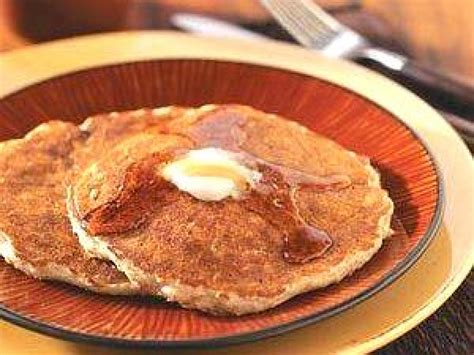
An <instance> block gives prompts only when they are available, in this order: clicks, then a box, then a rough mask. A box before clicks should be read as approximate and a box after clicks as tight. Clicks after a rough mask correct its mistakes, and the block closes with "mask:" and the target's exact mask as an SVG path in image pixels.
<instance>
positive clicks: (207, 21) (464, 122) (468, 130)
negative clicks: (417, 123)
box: [170, 13, 474, 144]
mask: <svg viewBox="0 0 474 355" xmlns="http://www.w3.org/2000/svg"><path fill="white" fill-rule="evenodd" d="M170 21H171V23H172V24H173V25H174V26H175V27H177V28H179V29H182V30H184V31H187V32H191V33H196V34H201V35H207V36H212V37H225V38H238V39H245V40H271V38H269V37H265V36H263V35H260V34H257V33H255V32H252V31H249V30H247V29H245V28H242V27H240V26H237V25H234V24H232V23H229V22H226V21H222V20H217V19H214V18H212V17H207V16H201V15H194V14H188V13H177V14H175V15H173V16H171V18H170ZM402 84H405V83H403V82H402ZM428 101H430V100H428ZM430 103H432V104H434V102H433V101H430ZM445 110H446V108H445ZM443 116H444V117H445V118H446V120H448V121H449V122H450V123H451V124H452V125H453V126H454V127H455V128H456V129H457V130H458V132H459V133H460V134H461V136H462V137H463V138H464V139H465V140H466V142H468V143H470V144H472V143H473V141H474V122H471V121H469V120H468V119H463V118H458V117H456V116H453V115H451V114H449V113H444V112H443Z"/></svg>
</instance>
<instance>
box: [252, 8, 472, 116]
mask: <svg viewBox="0 0 474 355" xmlns="http://www.w3.org/2000/svg"><path fill="white" fill-rule="evenodd" d="M261 2H262V4H263V5H264V6H265V7H266V8H267V9H268V10H269V11H270V13H271V14H272V15H273V16H274V17H275V18H276V19H277V20H278V21H279V22H280V24H281V25H282V26H283V27H284V28H285V29H287V30H288V32H289V33H290V34H291V35H293V37H295V39H296V40H297V41H298V42H300V43H301V44H302V45H304V46H305V47H309V48H312V49H316V50H318V51H320V52H321V53H323V54H324V55H326V56H329V57H340V58H346V59H352V60H363V61H368V62H369V63H370V64H372V65H370V67H373V68H374V69H376V70H378V71H381V72H383V73H384V74H388V75H390V76H391V77H392V78H393V79H395V80H397V81H400V82H401V83H402V84H404V85H405V86H407V84H408V86H415V85H416V86H419V88H418V89H419V90H418V92H420V90H421V92H426V93H429V94H430V95H433V94H434V95H436V96H437V97H439V98H440V99H442V100H443V101H444V103H445V104H446V103H447V104H448V105H452V106H453V107H454V108H456V106H459V107H461V108H462V111H463V112H464V111H466V112H468V113H469V112H471V113H472V112H474V87H473V86H471V85H469V84H468V83H465V82H463V81H460V80H458V79H456V78H453V77H451V76H448V75H446V74H444V73H440V72H439V71H435V70H433V69H430V68H428V67H427V66H425V65H422V64H420V63H417V62H414V61H413V60H411V59H409V58H407V57H405V56H403V55H400V54H397V53H394V52H391V51H389V50H386V49H383V48H378V47H375V46H373V45H372V44H371V43H370V42H369V41H368V40H367V39H365V38H364V37H363V36H361V35H360V34H358V33H357V32H355V31H353V30H351V29H350V28H348V27H346V26H344V25H343V24H341V23H340V22H339V21H337V20H336V19H335V18H333V17H332V16H331V15H329V14H328V13H326V12H325V11H324V10H323V9H321V8H320V7H319V6H318V5H316V4H315V3H314V2H313V1H312V0H261ZM471 110H472V111H471ZM471 119H474V117H472V118H471Z"/></svg>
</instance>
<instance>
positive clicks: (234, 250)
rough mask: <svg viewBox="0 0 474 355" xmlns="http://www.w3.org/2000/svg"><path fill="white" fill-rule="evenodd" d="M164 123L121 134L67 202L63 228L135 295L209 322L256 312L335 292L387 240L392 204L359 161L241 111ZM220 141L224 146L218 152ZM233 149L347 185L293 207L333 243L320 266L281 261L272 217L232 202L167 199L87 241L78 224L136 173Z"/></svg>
mask: <svg viewBox="0 0 474 355" xmlns="http://www.w3.org/2000/svg"><path fill="white" fill-rule="evenodd" d="M163 110H164V111H163V112H166V111H167V110H169V109H163ZM175 110H180V109H177V108H176V109H175ZM147 115H148V114H147ZM147 115H144V116H143V119H144V120H146V117H148V116H147ZM171 116H173V117H171V118H170V115H167V116H166V117H167V118H163V119H159V120H158V121H157V122H156V126H154V127H151V126H150V127H149V128H147V129H146V130H144V131H141V132H140V133H137V134H136V135H135V134H132V133H130V134H129V137H128V138H127V139H126V140H122V141H121V142H120V144H117V145H116V146H115V147H114V148H113V149H110V150H108V151H107V153H106V154H104V155H103V156H102V157H101V158H100V159H98V160H96V161H95V162H94V163H93V164H91V165H89V166H88V167H87V168H84V169H83V172H82V174H80V175H78V176H77V178H75V179H74V182H73V184H72V185H71V187H70V188H69V194H68V195H69V197H68V212H69V218H70V221H71V224H72V226H73V228H74V231H75V232H76V234H77V235H78V236H79V240H80V243H81V245H82V246H83V247H84V248H85V249H86V250H87V251H88V252H89V253H91V254H92V255H95V256H97V257H101V258H104V259H107V260H110V261H112V262H113V263H114V264H115V265H116V266H117V267H118V269H119V270H121V271H123V272H124V273H125V274H126V275H127V277H128V278H129V279H130V280H131V281H133V282H134V283H137V284H138V285H140V287H141V290H142V292H145V293H151V294H156V295H160V296H163V297H165V298H166V299H168V300H170V301H176V302H178V303H180V304H181V305H183V306H184V307H189V308H197V309H201V310H204V311H208V312H212V313H231V314H245V313H251V312H258V311H262V310H265V309H268V308H271V307H274V306H276V305H278V304H280V303H282V302H284V301H285V300H287V299H289V298H291V297H293V296H295V295H297V294H300V293H303V292H307V291H309V290H313V289H316V288H320V287H324V286H327V285H329V284H331V283H335V282H338V281H340V280H341V279H342V278H344V277H345V276H347V275H349V274H351V273H352V272H353V271H355V270H356V269H358V268H360V267H361V266H362V265H363V264H364V263H366V262H367V261H368V260H369V259H370V258H371V257H372V256H373V255H374V254H375V253H376V252H377V250H378V249H379V248H380V246H381V245H382V241H383V239H384V238H385V237H387V236H388V235H389V234H390V227H389V226H390V219H391V215H392V213H393V204H392V201H391V200H390V198H389V197H388V194H387V192H386V191H385V190H383V189H382V188H381V187H380V182H379V178H378V174H377V173H376V172H375V170H374V169H373V168H372V167H371V166H370V164H369V162H368V159H366V158H362V157H359V156H357V155H356V154H354V153H352V152H349V151H347V150H345V149H344V148H342V147H340V146H339V145H338V144H336V143H335V142H333V141H331V140H329V139H326V138H324V137H322V136H320V135H317V134H316V133H314V132H311V131H309V130H307V129H306V128H304V127H302V126H301V125H298V124H296V123H294V122H292V121H289V120H286V119H283V118H281V117H278V116H276V115H272V114H266V113H263V112H261V111H257V110H254V109H252V108H249V107H246V106H237V105H225V106H214V105H207V106H203V107H202V108H199V109H186V110H184V109H181V111H180V112H179V114H176V115H171ZM121 119H123V118H121V117H118V118H117V121H120V120H121ZM229 122H231V123H233V126H229ZM209 132H210V133H209ZM229 135H232V138H233V139H234V141H232V140H226V138H225V137H227V136H229ZM216 137H218V138H219V139H216ZM222 137H224V138H222ZM235 141H237V143H235ZM235 144H237V145H238V147H239V149H240V150H242V151H244V152H246V153H248V154H250V155H251V156H254V157H257V158H258V159H262V160H264V161H266V162H269V163H271V164H274V165H276V166H283V167H287V168H291V169H294V170H296V171H299V172H303V173H305V174H309V175H312V176H319V177H326V176H343V177H345V178H347V179H348V180H349V181H350V186H348V187H345V188H342V189H327V190H325V189H323V190H319V189H312V188H306V187H302V188H299V189H298V190H297V192H296V194H295V196H294V197H295V200H296V204H297V206H298V210H299V211H300V214H301V216H302V217H303V218H304V220H305V222H306V223H308V224H309V225H311V226H314V227H317V228H318V229H321V230H324V231H325V232H326V233H327V234H328V235H329V236H330V237H331V238H332V241H333V245H332V247H331V248H330V249H329V250H328V251H327V252H325V253H324V254H323V255H322V256H321V257H318V258H315V259H313V260H311V261H309V262H306V263H300V264H298V263H289V262H287V261H286V260H284V258H283V257H282V250H283V248H284V241H283V238H282V233H284V232H285V230H284V229H285V226H284V223H280V224H278V223H276V224H275V223H273V222H272V219H273V220H278V219H279V218H280V216H279V215H278V214H274V215H271V216H270V218H268V217H269V216H262V214H261V213H256V212H255V211H252V210H251V209H248V208H246V205H245V203H242V201H240V200H236V199H231V198H228V199H225V200H222V201H217V202H204V201H200V200H197V199H195V198H194V197H192V196H191V195H189V194H187V193H185V192H183V191H180V190H178V189H176V188H175V189H168V190H167V192H166V194H163V196H162V197H161V198H162V200H159V201H158V202H156V205H154V208H153V209H151V210H150V211H147V218H148V219H149V220H148V223H146V224H144V225H140V227H139V228H131V229H130V230H127V231H122V232H120V233H112V234H102V235H100V234H96V235H93V234H92V233H91V232H90V230H88V226H87V221H86V217H87V216H88V214H90V213H91V211H94V210H96V209H98V208H100V207H101V206H103V205H104V204H107V203H110V201H114V199H116V198H117V196H118V195H119V194H120V192H121V188H122V185H121V184H122V183H123V181H124V175H125V174H126V172H127V171H128V170H127V169H129V167H130V166H131V165H132V164H134V163H135V162H138V161H140V160H141V159H144V158H146V157H147V156H149V155H150V154H151V153H153V154H158V153H163V152H167V151H169V150H170V149H175V150H186V149H194V148H201V147H206V146H213V147H218V148H223V149H227V150H233V149H235ZM157 171H158V170H157Z"/></svg>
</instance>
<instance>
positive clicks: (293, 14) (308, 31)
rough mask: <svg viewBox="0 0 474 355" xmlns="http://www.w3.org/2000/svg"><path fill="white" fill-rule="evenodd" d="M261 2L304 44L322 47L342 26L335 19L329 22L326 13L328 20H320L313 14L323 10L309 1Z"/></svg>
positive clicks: (272, 0)
mask: <svg viewBox="0 0 474 355" xmlns="http://www.w3.org/2000/svg"><path fill="white" fill-rule="evenodd" d="M262 3H263V4H264V5H265V6H266V7H267V8H268V10H270V12H272V13H273V14H274V15H275V16H276V17H278V18H279V19H280V21H281V22H282V23H283V24H284V25H285V27H286V28H287V29H288V31H289V32H290V33H291V34H292V35H293V36H294V37H295V38H296V39H297V40H298V41H299V42H301V43H303V44H304V45H306V46H313V47H323V46H324V45H325V44H327V43H328V42H330V41H331V40H332V39H333V38H334V37H335V36H336V35H337V31H336V29H340V28H341V27H342V26H341V25H339V24H338V23H337V21H332V22H331V20H332V19H331V18H330V16H329V17H328V16H327V15H326V17H328V18H329V20H330V21H329V22H327V23H326V19H325V21H320V20H319V18H318V17H316V16H315V14H316V13H318V16H319V12H323V13H324V11H323V10H321V9H320V8H319V7H317V6H316V5H314V4H313V3H312V2H311V1H303V0H301V1H287V0H263V1H262ZM313 5H314V6H313ZM318 10H319V12H318Z"/></svg>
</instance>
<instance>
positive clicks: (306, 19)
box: [286, 1, 337, 44]
mask: <svg viewBox="0 0 474 355" xmlns="http://www.w3.org/2000/svg"><path fill="white" fill-rule="evenodd" d="M286 4H287V6H288V8H289V10H290V11H292V12H293V14H294V17H296V21H297V22H300V23H301V25H302V26H303V27H304V28H305V29H306V31H307V33H309V34H311V37H312V40H313V44H318V43H326V42H327V41H329V40H331V39H332V38H333V37H334V36H335V35H336V34H337V33H336V32H335V31H334V30H333V29H332V28H331V27H329V26H327V25H326V24H325V23H324V22H322V21H319V18H318V17H316V16H315V14H314V13H313V12H312V9H311V8H308V7H307V6H306V5H305V4H304V3H303V1H298V2H293V1H288V2H286ZM310 5H311V3H310Z"/></svg>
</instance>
